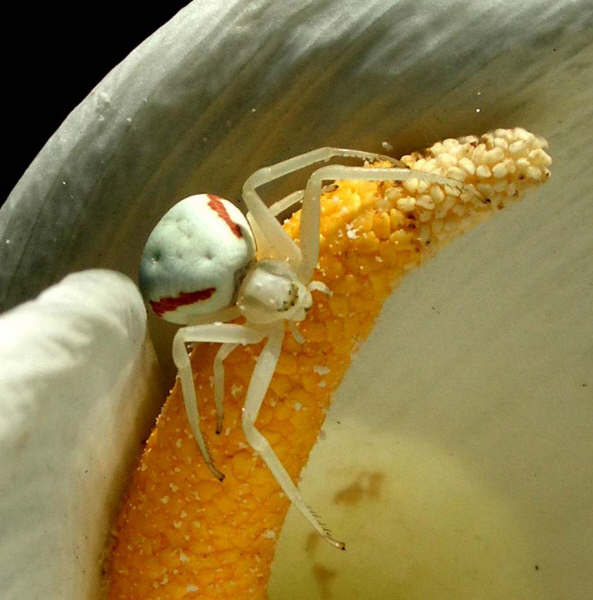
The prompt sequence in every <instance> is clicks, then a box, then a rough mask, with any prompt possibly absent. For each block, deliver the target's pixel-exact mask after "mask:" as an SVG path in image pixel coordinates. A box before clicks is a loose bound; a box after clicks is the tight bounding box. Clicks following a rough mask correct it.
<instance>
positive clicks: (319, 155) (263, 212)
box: [243, 147, 400, 265]
mask: <svg viewBox="0 0 593 600" xmlns="http://www.w3.org/2000/svg"><path fill="white" fill-rule="evenodd" d="M337 156H344V157H351V158H361V159H363V160H377V159H384V160H390V161H391V162H393V163H394V164H400V163H399V162H398V161H396V160H395V159H393V158H391V157H389V156H383V155H381V154H375V153H374V152H363V151H361V150H350V149H347V148H330V147H327V148H317V149H316V150H311V151H310V152H305V153H304V154H299V155H297V156H293V157H292V158H289V159H288V160H285V161H282V162H279V163H276V164H274V165H270V166H268V167H263V168H262V169H258V170H257V171H255V172H254V173H252V174H251V175H250V176H249V177H248V178H247V180H246V181H245V183H244V184H243V200H245V204H246V205H247V210H248V211H249V213H250V214H251V217H252V219H253V220H254V221H255V222H256V223H257V228H256V239H257V241H258V247H259V248H261V249H262V251H263V252H264V253H267V254H269V255H270V256H271V257H276V258H288V260H289V261H290V262H291V263H292V264H294V265H298V264H300V262H301V258H302V257H301V251H300V249H299V247H298V246H297V245H296V244H295V243H294V242H293V241H292V239H291V238H290V237H289V236H288V234H287V233H286V232H285V231H284V229H283V228H282V226H281V225H280V223H279V222H278V220H277V219H276V217H275V215H274V214H273V213H272V212H271V211H270V210H269V208H268V207H267V206H266V204H265V203H264V201H263V200H262V199H261V198H260V196H259V194H258V193H257V192H256V191H255V190H256V188H258V187H260V186H261V185H264V184H266V183H269V182H270V181H273V180H274V179H279V178H280V177H284V176H285V175H288V173H292V172H293V171H299V170H300V169H303V168H305V167H307V166H309V165H312V164H315V163H317V162H323V161H325V162H327V161H328V160H331V159H332V158H334V157H337ZM288 198H290V196H289V197H288ZM288 198H285V200H287V201H288ZM294 202H296V199H292V200H291V201H290V204H289V206H290V205H291V204H293V203H294Z"/></svg>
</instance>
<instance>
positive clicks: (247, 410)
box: [241, 323, 346, 550]
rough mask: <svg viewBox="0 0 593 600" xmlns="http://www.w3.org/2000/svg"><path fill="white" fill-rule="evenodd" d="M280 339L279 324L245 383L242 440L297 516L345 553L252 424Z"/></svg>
mask: <svg viewBox="0 0 593 600" xmlns="http://www.w3.org/2000/svg"><path fill="white" fill-rule="evenodd" d="M283 338H284V324H283V323H279V324H278V326H277V327H275V328H274V330H273V331H272V332H271V333H270V335H269V337H268V341H267V342H266V345H265V346H264V348H263V350H262V351H261V354H260V355H259V357H258V359H257V362H256V364H255V368H254V369H253V374H252V376H251V381H250V382H249V388H248V389H247V396H246V399H245V405H244V406H243V411H242V416H241V423H242V425H243V431H244V433H245V437H246V439H247V441H248V442H249V445H250V446H251V447H252V448H253V449H254V450H255V451H256V452H257V453H258V454H259V455H260V456H261V458H262V459H263V461H264V462H265V463H266V465H267V466H268V468H269V469H270V472H271V473H272V475H273V476H274V478H275V479H276V481H277V482H278V484H279V485H280V487H281V488H282V491H283V492H284V493H285V494H286V496H287V498H288V499H289V500H290V501H291V502H292V504H294V506H295V507H296V508H297V509H298V510H299V511H300V512H301V514H302V515H303V516H304V517H305V519H307V521H309V523H310V524H311V525H312V526H313V528H314V529H315V530H316V531H317V532H318V533H319V534H320V535H321V536H322V537H323V538H324V539H325V540H326V541H327V542H329V543H330V544H331V545H332V546H334V547H335V548H339V549H340V550H345V549H346V545H345V544H344V542H339V541H337V540H335V539H334V538H333V537H332V535H331V533H330V532H329V531H328V530H327V528H325V527H324V526H323V525H322V524H321V523H320V522H319V519H318V518H317V517H316V516H315V514H313V512H312V511H311V509H310V508H309V507H308V506H307V505H306V504H305V501H304V500H303V497H302V496H301V494H300V492H299V490H298V488H297V486H296V485H295V484H294V483H293V481H292V479H291V478H290V475H289V474H288V472H287V471H286V469H285V468H284V465H283V464H282V463H281V462H280V460H279V459H278V457H277V456H276V454H275V453H274V450H272V447H271V446H270V444H269V442H268V440H266V438H265V437H264V436H263V435H262V434H261V433H260V431H259V430H258V429H256V427H255V422H256V421H257V417H258V415H259V411H260V408H261V405H262V402H263V400H264V397H265V395H266V392H267V391H268V387H269V385H270V381H271V379H272V376H273V375H274V371H275V370H276V364H277V363H278V358H279V357H280V352H281V350H282V340H283Z"/></svg>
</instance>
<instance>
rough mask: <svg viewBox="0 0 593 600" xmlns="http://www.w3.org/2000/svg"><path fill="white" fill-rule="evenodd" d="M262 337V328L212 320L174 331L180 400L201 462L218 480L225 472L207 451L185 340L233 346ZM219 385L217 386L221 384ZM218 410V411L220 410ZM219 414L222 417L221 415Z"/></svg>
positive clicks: (255, 340)
mask: <svg viewBox="0 0 593 600" xmlns="http://www.w3.org/2000/svg"><path fill="white" fill-rule="evenodd" d="M264 337H265V334H264V333H263V332H261V331H259V330H257V329H254V328H251V327H247V326H245V325H234V324H228V323H226V324H223V323H214V324H211V325H193V326H189V327H182V328H181V329H179V330H178V331H177V333H176V334H175V338H174V339H173V361H174V363H175V366H176V367H177V372H178V374H179V380H180V381H181V392H182V395H183V403H184V405H185V412H186V413H187V419H188V421H189V424H190V427H191V430H192V433H193V434H194V438H195V439H196V442H197V444H198V447H199V449H200V452H201V454H202V456H203V458H204V462H205V463H206V465H208V468H209V469H210V471H211V472H212V474H213V475H214V476H215V477H216V478H217V479H218V480H220V481H222V480H223V479H224V474H223V473H221V472H220V471H219V470H218V469H217V468H216V467H215V466H214V462H213V460H212V457H211V456H210V451H209V450H208V446H207V445H206V441H205V440H204V436H203V434H202V430H201V429H200V413H199V411H198V403H197V398H196V389H195V386H194V379H193V373H192V368H191V363H190V360H189V355H188V353H187V348H186V347H185V344H186V343H188V342H220V343H222V344H224V345H226V346H227V348H228V347H229V346H231V345H232V346H233V347H236V345H237V344H256V343H257V342H260V341H261V340H262V339H263V338H264ZM223 347H224V346H223ZM232 349H233V348H231V349H229V352H230V351H231V350H232ZM219 353H220V351H219ZM227 355H228V353H227ZM215 382H216V374H215ZM215 387H216V386H215ZM218 388H220V385H219V386H218ZM215 396H216V392H215ZM221 404H222V401H221ZM217 411H218V408H217ZM218 414H219V415H220V413H218ZM219 418H220V419H221V418H222V415H220V416H219Z"/></svg>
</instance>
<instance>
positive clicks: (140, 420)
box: [0, 270, 161, 600]
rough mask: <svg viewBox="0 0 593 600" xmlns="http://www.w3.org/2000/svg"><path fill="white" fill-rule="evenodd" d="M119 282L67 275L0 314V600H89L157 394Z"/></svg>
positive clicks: (128, 292) (102, 275)
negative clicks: (83, 599)
mask: <svg viewBox="0 0 593 600" xmlns="http://www.w3.org/2000/svg"><path fill="white" fill-rule="evenodd" d="M145 331H146V311H145V308H144V304H143V302H142V299H141V297H140V294H139V292H138V290H137V288H136V287H135V285H134V284H133V283H132V281H131V280H130V279H129V278H127V277H126V276H125V275H122V274H120V273H115V272H113V271H106V270H91V271H85V272H82V273H75V274H73V275H69V276H68V277H66V278H65V279H64V280H63V281H62V282H61V283H59V284H57V285H55V286H53V287H51V288H49V289H48V290H47V291H45V292H43V293H42V294H41V296H40V297H39V298H37V299H36V300H33V301H30V302H27V303H25V304H23V305H21V306H19V307H18V308H15V309H13V310H11V311H8V312H7V313H5V314H4V315H2V316H1V317H0V399H1V401H0V515H2V518H1V520H0V540H1V541H0V565H1V569H2V576H1V578H0V597H2V598H3V599H6V600H8V599H9V598H27V599H30V600H37V599H40V600H41V599H44V600H46V599H50V598H52V599H53V598H56V599H57V598H93V597H97V594H98V591H99V586H98V584H99V581H100V576H101V567H102V560H103V557H104V553H105V548H106V544H107V543H108V542H109V530H110V523H111V520H112V519H113V516H114V511H115V510H116V508H117V506H118V504H119V502H120V495H121V493H122V491H123V486H124V484H125V481H126V478H127V474H128V472H129V469H130V467H131V465H132V464H133V462H132V461H133V460H134V458H135V456H136V455H137V453H138V451H139V449H140V444H139V441H140V440H139V436H143V435H146V432H147V428H148V427H149V425H150V422H151V421H152V419H153V418H154V413H155V410H156V409H157V406H158V405H157V404H156V402H158V399H157V397H158V395H157V391H158V389H159V388H160V387H161V385H160V384H159V380H158V371H156V370H155V367H156V361H155V357H154V353H153V352H152V350H151V346H150V345H149V344H145V343H144V341H145Z"/></svg>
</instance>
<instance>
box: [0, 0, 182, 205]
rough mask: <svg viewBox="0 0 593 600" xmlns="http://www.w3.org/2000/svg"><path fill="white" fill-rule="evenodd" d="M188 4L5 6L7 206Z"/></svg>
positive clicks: (0, 196)
mask: <svg viewBox="0 0 593 600" xmlns="http://www.w3.org/2000/svg"><path fill="white" fill-rule="evenodd" d="M187 4H189V0H185V1H183V2H178V1H174V0H160V1H157V2H154V3H150V2H146V1H145V2H131V1H128V0H120V1H119V2H114V1H113V0H104V1H101V2H99V3H90V4H89V3H82V2H81V3H78V4H71V3H70V2H61V3H60V2H51V3H43V4H41V3H39V4H37V3H27V2H22V3H20V4H17V3H10V5H9V6H10V8H8V6H5V7H4V11H5V12H4V15H3V25H4V27H3V30H4V31H3V35H2V36H1V42H0V43H1V47H2V56H3V57H4V60H3V62H4V69H5V71H4V73H3V85H2V88H3V90H2V92H3V93H2V96H3V98H2V100H3V101H2V105H3V117H4V118H3V125H4V127H3V129H4V136H3V138H4V139H3V146H4V150H5V152H4V153H3V154H4V157H5V158H4V159H3V160H2V163H3V168H2V171H1V172H2V177H1V181H2V189H1V190H0V205H1V204H2V203H3V202H4V201H5V200H6V197H7V196H8V194H9V193H10V191H11V190H12V188H13V187H14V186H15V184H16V183H17V181H18V180H19V179H20V177H21V175H22V174H23V173H24V171H25V169H26V168H27V167H28V166H29V164H30V163H31V161H32V160H33V159H34V158H35V156H36V155H37V153H38V152H39V151H40V150H41V148H42V147H43V145H44V144H45V142H46V141H47V140H48V138H49V137H50V136H51V135H52V134H53V133H54V131H55V130H56V129H57V128H58V127H59V125H60V124H61V123H62V121H63V120H64V119H65V118H66V117H67V116H68V114H69V113H70V111H72V109H73V108H75V107H76V106H77V105H78V104H79V103H80V102H81V101H82V100H83V99H84V98H85V96H87V94H88V93H89V92H90V91H91V90H92V89H93V88H94V87H95V85H96V84H97V83H98V82H99V81H101V79H103V77H104V76H105V75H106V74H107V73H108V72H109V71H110V70H111V69H112V68H113V67H114V66H115V65H117V64H118V63H119V62H121V61H122V60H123V59H124V58H125V57H126V56H127V55H128V54H129V53H130V52H131V51H132V50H133V49H134V48H135V47H136V46H138V44H140V43H141V42H142V41H143V40H145V39H146V38H147V37H148V36H149V35H150V34H151V33H153V32H154V31H155V30H156V29H158V28H159V27H160V26H161V25H163V24H164V23H166V22H167V21H168V20H169V19H170V18H171V17H173V15H175V13H177V12H178V11H179V10H180V9H181V8H183V7H184V6H186V5H187Z"/></svg>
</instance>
